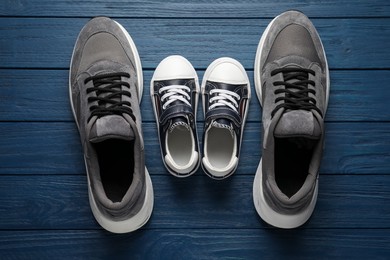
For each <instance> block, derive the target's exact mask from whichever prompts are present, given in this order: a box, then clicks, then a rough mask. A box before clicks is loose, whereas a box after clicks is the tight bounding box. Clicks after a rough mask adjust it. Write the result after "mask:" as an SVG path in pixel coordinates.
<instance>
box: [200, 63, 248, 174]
mask: <svg viewBox="0 0 390 260" xmlns="http://www.w3.org/2000/svg"><path fill="white" fill-rule="evenodd" d="M222 63H232V64H234V65H236V66H237V67H238V68H240V70H241V72H242V73H243V75H245V77H246V83H247V84H248V103H247V105H246V109H245V113H244V118H243V120H242V124H241V140H240V147H239V148H240V149H241V144H242V138H243V136H244V127H245V123H246V118H247V116H248V111H249V103H250V100H251V84H250V81H249V78H248V74H247V73H246V71H245V68H244V66H242V64H241V63H240V62H239V61H237V60H235V59H233V58H229V57H222V58H219V59H216V60H214V61H213V62H212V63H211V64H210V65H209V66H208V67H207V69H206V71H205V73H204V75H203V80H202V86H201V91H202V97H203V96H204V94H205V90H206V82H207V81H208V80H209V78H210V74H211V73H212V71H213V70H214V68H215V67H217V66H218V65H220V64H222ZM222 83H223V82H222ZM240 84H244V83H240ZM202 107H203V113H204V115H203V117H205V111H206V101H205V99H204V98H202ZM203 146H204V147H205V144H203ZM203 154H204V153H203ZM203 156H204V155H203ZM238 160H239V158H237V164H236V167H234V169H233V170H232V171H231V172H230V173H228V174H226V175H224V176H219V175H212V174H211V173H208V172H207V171H206V174H207V176H209V177H210V178H212V179H217V180H223V179H226V178H227V177H229V176H231V175H232V174H233V173H234V172H235V171H236V169H237V166H238ZM202 162H203V158H202ZM202 166H203V167H204V168H205V166H204V165H203V164H202Z"/></svg>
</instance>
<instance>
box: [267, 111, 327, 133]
mask: <svg viewBox="0 0 390 260" xmlns="http://www.w3.org/2000/svg"><path fill="white" fill-rule="evenodd" d="M321 134H322V131H321V126H320V123H319V122H318V120H317V118H316V117H315V116H314V115H313V113H312V112H310V111H305V110H291V111H287V112H284V113H283V114H282V116H281V117H280V119H279V121H278V123H277V125H276V126H275V130H274V136H275V137H278V138H291V137H306V138H309V139H319V138H320V137H321Z"/></svg>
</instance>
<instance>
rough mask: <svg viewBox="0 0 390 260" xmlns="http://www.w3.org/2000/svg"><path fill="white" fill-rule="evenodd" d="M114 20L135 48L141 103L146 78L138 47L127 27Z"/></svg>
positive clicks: (133, 48)
mask: <svg viewBox="0 0 390 260" xmlns="http://www.w3.org/2000/svg"><path fill="white" fill-rule="evenodd" d="M113 21H114V22H115V23H116V24H117V25H118V26H119V28H121V30H122V32H123V33H124V34H125V35H126V38H127V40H128V42H129V44H130V46H131V49H132V50H133V55H134V59H135V68H136V70H137V80H138V82H137V83H138V94H139V103H141V99H142V93H143V86H144V79H143V74H142V64H141V59H140V57H139V54H138V50H137V47H136V46H135V43H134V41H133V39H132V38H131V36H130V34H129V33H128V32H127V31H126V29H125V28H123V26H122V25H121V24H120V23H118V22H117V21H115V20H113Z"/></svg>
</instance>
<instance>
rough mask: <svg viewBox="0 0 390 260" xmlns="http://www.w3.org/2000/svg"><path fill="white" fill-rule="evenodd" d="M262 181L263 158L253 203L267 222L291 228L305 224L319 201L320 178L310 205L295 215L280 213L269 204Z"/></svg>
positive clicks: (279, 226)
mask: <svg viewBox="0 0 390 260" xmlns="http://www.w3.org/2000/svg"><path fill="white" fill-rule="evenodd" d="M262 183H263V173H262V160H260V164H259V167H258V168H257V171H256V175H255V180H254V182H253V203H254V204H255V208H256V211H257V213H258V214H259V215H260V217H261V218H262V219H263V220H264V221H265V222H267V223H268V224H270V225H272V226H275V227H278V228H285V229H291V228H296V227H299V226H301V225H303V224H304V223H305V222H306V221H307V220H308V219H309V218H310V216H311V215H312V213H313V211H314V207H315V205H316V202H317V195H318V179H317V180H316V184H315V185H316V186H315V190H314V195H313V198H312V200H311V202H310V204H309V206H308V207H307V208H306V209H305V210H304V211H302V212H300V213H298V214H293V215H284V214H280V213H278V212H276V211H275V210H273V209H272V208H271V207H270V206H269V205H268V204H267V202H266V201H265V199H264V193H263V185H262Z"/></svg>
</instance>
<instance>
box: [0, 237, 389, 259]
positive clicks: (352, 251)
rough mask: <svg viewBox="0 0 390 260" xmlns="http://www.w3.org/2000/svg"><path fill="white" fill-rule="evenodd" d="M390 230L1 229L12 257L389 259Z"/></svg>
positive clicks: (5, 253) (0, 246)
mask: <svg viewBox="0 0 390 260" xmlns="http://www.w3.org/2000/svg"><path fill="white" fill-rule="evenodd" d="M389 244H390V231H389V230H388V229H380V230H377V229H313V230H312V229H310V230H307V229H298V230H262V229H249V230H247V229H241V230H236V229H223V230H220V229H206V230H197V229H194V230H191V229H190V230H188V229H158V230H139V231H137V232H135V233H131V234H126V235H115V234H109V233H108V232H101V231H78V230H69V231H62V230H52V231H23V232H18V231H17V232H9V231H0V250H1V252H2V257H4V258H6V259H8V258H9V259H20V258H33V259H53V258H55V259H69V258H99V259H101V258H104V259H108V258H109V259H112V258H113V257H115V258H116V259H173V260H176V259H286V258H288V259H313V258H315V259H348V258H350V257H356V258H357V259H387V258H388V256H389V254H390V247H389Z"/></svg>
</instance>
